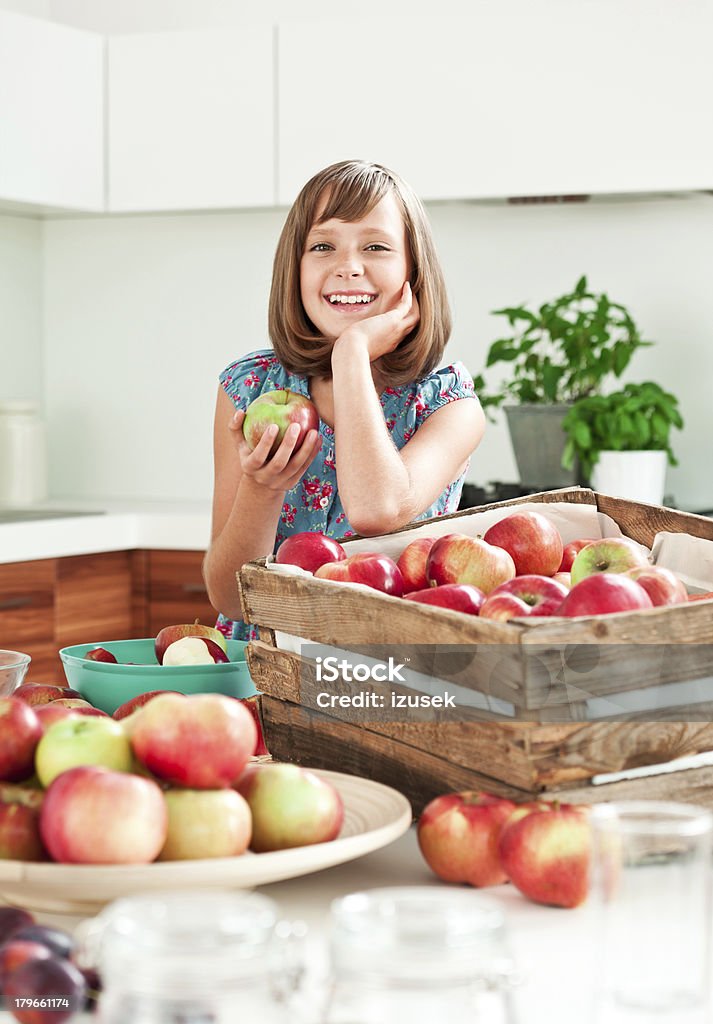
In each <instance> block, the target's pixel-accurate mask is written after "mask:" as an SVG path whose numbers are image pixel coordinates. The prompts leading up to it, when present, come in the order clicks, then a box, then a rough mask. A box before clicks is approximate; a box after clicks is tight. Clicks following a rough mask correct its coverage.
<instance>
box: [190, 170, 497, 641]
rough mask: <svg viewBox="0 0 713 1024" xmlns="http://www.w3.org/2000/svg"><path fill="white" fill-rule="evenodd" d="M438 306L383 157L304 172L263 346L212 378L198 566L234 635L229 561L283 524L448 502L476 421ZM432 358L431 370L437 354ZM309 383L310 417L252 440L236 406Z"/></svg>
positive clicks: (433, 509)
mask: <svg viewBox="0 0 713 1024" xmlns="http://www.w3.org/2000/svg"><path fill="white" fill-rule="evenodd" d="M450 328H451V319H450V311H449V308H448V300H447V298H446V290H445V285H444V282H443V275H442V272H441V268H440V266H439V263H438V258H437V256H436V253H435V248H434V245H433V239H432V236H431V230H430V226H429V224H428V220H427V217H426V213H425V211H424V209H423V206H422V205H421V203H420V201H419V199H418V198H417V197H416V195H415V194H414V193H413V191H412V190H411V189H410V187H409V186H408V185H407V184H406V183H405V182H404V181H402V180H401V179H400V178H399V177H398V176H397V175H396V174H394V173H393V172H392V171H389V170H387V169H386V168H385V167H381V166H379V165H378V164H372V163H365V162H362V161H344V162H342V163H338V164H333V165H332V166H331V167H327V168H325V170H323V171H320V172H319V173H318V174H316V175H315V176H314V177H313V178H312V179H311V180H310V181H308V182H307V184H306V185H305V186H304V188H303V189H302V191H301V193H300V194H299V196H298V197H297V199H296V201H295V203H294V206H293V207H292V209H291V210H290V212H289V214H288V217H287V220H286V222H285V226H284V228H283V230H282V234H281V236H280V240H279V242H278V246H277V251H276V254H275V262H274V267H273V278H272V289H271V293H270V309H269V330H270V338H271V340H272V344H273V348H272V349H261V350H259V351H256V352H252V353H251V354H250V355H248V356H244V357H243V358H241V359H238V360H237V361H236V362H234V363H232V364H231V365H230V366H229V367H228V368H227V369H226V370H224V371H223V373H222V374H221V376H220V387H219V389H218V400H217V405H216V412H215V427H214V461H215V487H214V494H213V525H212V539H211V544H210V548H209V550H208V552H207V554H206V558H205V563H204V575H205V579H206V584H207V587H208V594H209V596H210V600H211V603H212V604H213V605H214V606H215V607H216V608H220V609H221V610H222V614H221V616H220V617H219V620H218V627H219V628H220V629H221V630H222V631H223V632H224V633H225V634H226V635H227V636H231V637H234V638H236V639H247V638H249V637H251V636H253V635H255V633H256V631H255V630H253V629H252V628H251V627H249V626H247V625H246V624H245V623H243V622H241V621H240V620H239V615H240V602H239V600H238V594H237V588H236V584H235V572H236V569H238V568H240V566H242V565H243V564H244V563H245V562H248V561H251V560H252V559H255V558H259V557H261V556H263V555H267V554H270V553H272V552H273V551H274V550H275V548H276V547H277V546H278V545H279V544H280V543H282V541H283V540H284V539H285V538H286V537H288V536H290V535H291V534H293V533H298V532H300V531H303V530H313V531H319V532H321V533H325V534H327V535H328V536H330V537H335V538H337V539H341V538H343V537H348V536H351V535H353V534H355V533H359V534H361V535H362V536H375V535H378V534H383V533H389V532H391V531H393V530H397V529H399V528H400V527H401V526H404V525H406V523H410V522H412V521H413V520H415V519H426V518H428V517H431V516H437V515H444V514H446V513H448V512H455V510H456V509H457V507H458V502H459V499H460V493H461V490H462V487H463V480H464V478H465V472H466V470H467V468H468V463H469V458H470V455H471V453H472V452H473V451H474V450H475V448H476V447H477V445H478V444H479V442H480V439H481V437H482V435H483V431H484V428H485V419H484V416H483V412H482V410H481V408H480V403H479V402H478V400H477V398H476V397H475V394H474V392H473V381H472V379H471V377H470V375H469V374H468V371H467V370H466V369H465V367H464V366H463V365H462V363H453V364H451V365H445V366H441V365H440V364H441V358H442V355H443V350H444V348H445V345H446V342H447V341H448V337H449V335H450ZM439 367H440V368H439ZM282 388H287V389H289V390H291V391H296V392H299V393H300V394H302V395H306V396H307V397H309V398H310V399H311V400H312V402H313V403H314V405H315V406H316V408H317V412H318V413H319V418H320V422H319V429H318V430H311V431H310V432H309V433H308V434H307V436H306V437H305V438H304V440H303V441H302V444H301V445H300V446H299V447H297V446H296V435H298V433H299V430H298V428H296V427H292V428H290V429H289V430H288V431H287V433H286V435H285V437H284V439H283V441H282V443H281V445H280V447H279V448H278V450H277V452H276V453H275V454H274V455H273V456H272V457H270V456H269V453H270V449H271V447H272V443H273V440H274V437H275V434H276V433H277V428H271V429H268V430H266V431H265V433H264V434H263V436H262V438H261V440H260V442H259V443H258V445H257V446H256V447H255V449H254V451H250V449H249V448H248V446H247V444H246V443H245V440H244V438H243V435H242V424H243V419H244V416H245V409H246V408H247V406H248V405H249V404H250V402H252V401H253V400H254V399H255V398H257V396H258V395H260V394H262V393H263V392H265V391H272V390H275V389H282Z"/></svg>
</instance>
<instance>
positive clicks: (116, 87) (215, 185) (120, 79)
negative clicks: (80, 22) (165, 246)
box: [108, 25, 275, 211]
mask: <svg viewBox="0 0 713 1024" xmlns="http://www.w3.org/2000/svg"><path fill="white" fill-rule="evenodd" d="M108 47H109V50H108V53H109V208H110V209H111V210H116V211H125V210H179V209H210V208H220V207H235V206H265V205H271V204H272V203H274V199H275V185H274V175H275V171H274V159H273V85H272V83H273V29H272V27H271V26H268V25H264V26H252V27H248V28H245V29H240V30H236V29H230V30H225V31H220V32H217V31H203V32H159V33H147V34H142V35H132V36H123V37H115V38H112V39H110V40H109V43H108Z"/></svg>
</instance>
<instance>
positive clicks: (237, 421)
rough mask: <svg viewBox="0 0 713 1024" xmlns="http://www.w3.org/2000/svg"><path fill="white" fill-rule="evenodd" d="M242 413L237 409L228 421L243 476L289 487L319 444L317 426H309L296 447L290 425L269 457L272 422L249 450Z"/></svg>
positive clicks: (272, 487)
mask: <svg viewBox="0 0 713 1024" xmlns="http://www.w3.org/2000/svg"><path fill="white" fill-rule="evenodd" d="M244 419H245V413H244V412H243V411H242V410H238V411H237V412H236V413H235V415H234V416H233V418H232V420H231V422H230V429H231V431H233V435H234V438H235V444H236V447H237V450H238V455H239V456H240V466H241V469H242V471H243V476H245V477H248V478H249V479H251V480H253V481H254V482H255V483H257V484H260V485H261V486H262V487H266V488H268V489H269V490H273V491H289V490H291V489H292V488H293V487H294V486H295V484H296V483H297V482H298V481H299V479H300V477H301V476H302V475H303V473H304V472H305V470H306V469H307V467H308V466H309V464H310V463H311V462H312V459H314V457H315V455H316V454H317V452H318V451H319V449H320V447H321V445H322V438H321V437H320V435H319V432H318V431H317V430H310V431H308V433H307V436H306V437H305V439H304V441H303V442H302V444H301V445H300V446H299V448H296V447H295V446H296V444H297V438H298V437H299V427H297V426H295V425H294V424H293V426H291V427H290V428H289V429H288V430H287V433H286V434H285V436H284V437H283V439H282V443H281V444H280V447H279V448H278V449H277V451H276V452H275V454H274V455H273V456H272V458H270V450H271V449H272V446H273V444H274V441H275V438H276V437H277V434H278V428H277V427H276V426H272V427H268V428H267V430H266V431H265V432H264V434H263V435H262V437H261V438H260V440H259V441H258V443H257V445H256V446H255V448H254V450H253V451H250V448H249V447H248V444H247V441H246V440H245V438H244V437H243V421H244Z"/></svg>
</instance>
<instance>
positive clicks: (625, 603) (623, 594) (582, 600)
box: [557, 548, 653, 618]
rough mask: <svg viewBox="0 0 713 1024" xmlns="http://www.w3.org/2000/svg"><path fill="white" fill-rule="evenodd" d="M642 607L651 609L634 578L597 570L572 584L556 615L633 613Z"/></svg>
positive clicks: (647, 599) (651, 605) (645, 594)
mask: <svg viewBox="0 0 713 1024" xmlns="http://www.w3.org/2000/svg"><path fill="white" fill-rule="evenodd" d="M584 550H585V551H586V550H587V549H586V548H585V549H584ZM646 608H653V604H652V601H651V598H650V597H649V595H648V594H647V593H646V591H645V590H644V588H643V587H641V586H639V584H638V583H637V582H636V580H632V579H630V578H629V577H628V576H625V575H622V574H620V573H604V572H600V573H596V574H595V575H594V576H586V577H585V578H584V579H583V580H582V581H581V582H580V583H577V584H576V585H575V586H573V587H572V589H571V590H570V592H569V593H568V594H567V596H566V597H565V599H564V601H563V602H562V604H561V606H560V609H559V611H558V612H557V614H558V615H564V616H565V617H567V618H575V617H577V616H579V615H609V614H611V613H612V612H635V611H642V610H644V609H646Z"/></svg>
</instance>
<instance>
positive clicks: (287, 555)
mask: <svg viewBox="0 0 713 1024" xmlns="http://www.w3.org/2000/svg"><path fill="white" fill-rule="evenodd" d="M346 557H347V553H346V551H345V550H344V548H343V547H342V545H341V544H340V543H339V541H338V540H334V539H333V538H332V537H327V536H325V534H323V533H316V532H314V533H313V532H311V531H309V530H306V531H305V532H303V533H293V534H292V536H291V537H288V538H287V540H283V542H282V544H280V546H279V548H278V549H277V551H276V552H275V561H276V562H277V563H278V564H279V565H296V566H298V567H299V568H300V569H306V570H307V572H316V571H317V569H319V567H320V565H324V564H325V562H341V561H342V560H343V559H345V558H346Z"/></svg>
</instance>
